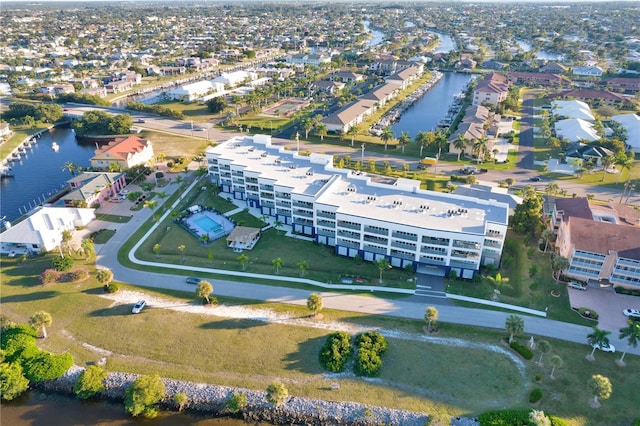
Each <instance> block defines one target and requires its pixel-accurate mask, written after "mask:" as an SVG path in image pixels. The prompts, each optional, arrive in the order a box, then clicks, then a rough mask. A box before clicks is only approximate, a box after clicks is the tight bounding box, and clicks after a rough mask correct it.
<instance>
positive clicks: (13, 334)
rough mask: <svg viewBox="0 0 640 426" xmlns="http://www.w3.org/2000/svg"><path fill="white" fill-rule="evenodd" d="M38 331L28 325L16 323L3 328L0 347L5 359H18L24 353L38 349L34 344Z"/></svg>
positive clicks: (34, 351)
mask: <svg viewBox="0 0 640 426" xmlns="http://www.w3.org/2000/svg"><path fill="white" fill-rule="evenodd" d="M37 337H38V333H37V332H36V331H35V330H34V329H33V328H31V327H29V326H28V325H16V326H13V327H7V328H5V329H4V330H3V332H2V336H1V338H0V349H2V350H3V351H4V356H5V360H6V361H8V362H12V361H18V360H20V359H22V358H25V355H33V354H34V353H37V352H38V351H39V349H38V347H37V346H36V338H37Z"/></svg>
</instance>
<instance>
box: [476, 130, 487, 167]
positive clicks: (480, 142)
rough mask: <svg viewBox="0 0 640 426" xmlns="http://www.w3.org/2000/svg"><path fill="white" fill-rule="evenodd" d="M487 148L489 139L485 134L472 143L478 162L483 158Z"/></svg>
mask: <svg viewBox="0 0 640 426" xmlns="http://www.w3.org/2000/svg"><path fill="white" fill-rule="evenodd" d="M488 150H489V139H487V138H486V137H485V136H483V137H481V138H477V139H476V140H475V142H474V144H473V153H474V154H476V156H477V159H478V163H480V161H481V160H484V156H485V155H486V153H487V152H488Z"/></svg>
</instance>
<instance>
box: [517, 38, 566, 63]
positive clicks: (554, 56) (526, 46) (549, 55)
mask: <svg viewBox="0 0 640 426" xmlns="http://www.w3.org/2000/svg"><path fill="white" fill-rule="evenodd" d="M516 43H517V44H518V46H519V47H520V49H522V50H524V51H525V52H528V51H530V50H531V49H533V46H531V44H530V43H527V42H526V41H524V40H516ZM562 58H563V57H562V55H561V54H559V53H553V52H547V51H546V50H540V51H538V54H537V55H536V59H542V60H546V61H560V60H562Z"/></svg>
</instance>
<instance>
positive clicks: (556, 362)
mask: <svg viewBox="0 0 640 426" xmlns="http://www.w3.org/2000/svg"><path fill="white" fill-rule="evenodd" d="M549 363H550V364H551V374H549V377H551V378H552V379H553V373H555V372H556V369H558V368H560V367H562V364H563V362H562V358H560V355H552V356H551V358H549Z"/></svg>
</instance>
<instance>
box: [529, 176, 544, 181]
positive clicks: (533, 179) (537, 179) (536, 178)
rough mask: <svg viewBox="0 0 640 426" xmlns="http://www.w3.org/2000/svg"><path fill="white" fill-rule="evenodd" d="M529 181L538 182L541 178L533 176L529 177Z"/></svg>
mask: <svg viewBox="0 0 640 426" xmlns="http://www.w3.org/2000/svg"><path fill="white" fill-rule="evenodd" d="M529 180H530V181H531V182H540V181H541V180H542V179H541V178H540V177H539V176H534V177H532V178H531V179H529Z"/></svg>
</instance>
